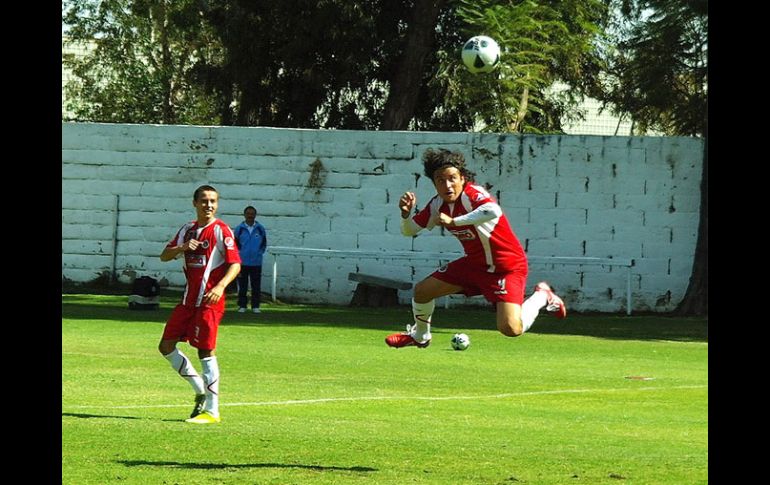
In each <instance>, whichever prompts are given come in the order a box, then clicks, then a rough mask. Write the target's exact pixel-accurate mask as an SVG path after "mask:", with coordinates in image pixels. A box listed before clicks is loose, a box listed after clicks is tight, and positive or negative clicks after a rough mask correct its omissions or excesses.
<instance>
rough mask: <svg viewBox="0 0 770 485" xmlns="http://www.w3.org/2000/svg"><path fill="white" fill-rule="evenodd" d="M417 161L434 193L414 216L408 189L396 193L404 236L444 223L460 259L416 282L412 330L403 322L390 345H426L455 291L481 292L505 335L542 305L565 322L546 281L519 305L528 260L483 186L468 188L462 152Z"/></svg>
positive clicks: (522, 327) (435, 153) (523, 326)
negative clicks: (438, 302) (439, 308)
mask: <svg viewBox="0 0 770 485" xmlns="http://www.w3.org/2000/svg"><path fill="white" fill-rule="evenodd" d="M422 160H423V167H424V169H425V175H427V176H428V177H430V178H431V180H432V181H433V185H434V186H435V187H436V192H437V195H436V196H434V197H433V198H432V199H431V200H430V201H429V202H428V204H427V205H426V206H425V208H423V209H422V210H421V211H420V212H419V213H417V215H415V216H414V217H411V218H410V217H409V216H410V215H411V214H412V210H413V209H414V207H415V206H416V205H417V198H416V197H415V195H414V193H412V192H406V193H405V194H404V195H402V196H401V198H400V199H399V201H398V207H399V209H401V233H402V234H404V235H405V236H415V235H416V234H417V233H419V232H420V231H421V230H423V229H429V230H430V229H433V228H434V227H436V226H442V227H444V228H446V229H447V230H448V231H449V232H451V233H452V235H454V236H455V237H456V238H457V239H458V240H459V241H460V243H461V244H462V246H463V250H464V251H465V256H463V257H462V258H460V259H457V260H455V261H452V262H451V263H449V264H448V265H447V266H445V267H442V268H440V269H438V270H437V271H435V272H434V273H433V274H431V275H430V276H428V277H427V278H425V279H424V280H422V281H420V282H419V283H417V284H416V285H415V287H414V297H413V298H412V313H413V316H414V325H407V327H406V330H407V331H406V332H402V333H394V334H392V335H388V336H387V337H386V338H385V343H387V344H388V345H389V346H391V347H406V346H410V345H414V346H416V347H421V348H424V347H427V346H428V345H430V339H431V334H430V323H431V317H432V315H433V309H434V308H435V299H436V298H439V297H442V296H446V295H451V294H454V293H464V294H466V295H468V296H472V295H484V297H485V298H486V299H487V300H488V301H489V302H491V303H492V304H494V305H495V307H496V310H497V329H498V330H499V331H500V333H502V334H503V335H507V336H508V337H516V336H519V335H521V334H522V333H524V332H526V331H527V330H529V328H530V327H531V326H532V324H533V323H534V321H535V318H536V317H537V314H538V313H539V311H540V309H541V308H542V307H544V306H545V307H546V309H547V310H548V311H551V312H554V313H555V315H556V316H557V317H559V318H564V317H566V316H567V309H566V307H565V306H564V302H563V301H562V300H561V298H559V297H558V296H556V294H554V292H553V291H552V290H551V288H550V287H549V286H548V284H547V283H545V282H540V283H538V284H537V285H536V286H535V291H534V293H533V294H532V296H530V297H529V298H527V300H526V301H524V287H525V284H526V282H527V256H526V254H525V253H524V249H523V248H522V247H521V244H520V243H519V240H518V239H517V238H516V235H515V234H514V233H513V231H512V230H511V226H510V225H509V224H508V218H507V217H506V216H505V214H503V211H502V209H501V208H500V206H499V205H498V204H497V202H496V201H495V200H494V199H493V198H492V196H491V195H489V193H488V192H487V191H486V190H485V189H484V188H483V187H481V186H479V185H474V184H473V180H472V177H473V173H472V172H469V171H468V170H467V169H466V168H465V158H464V157H463V154H462V153H460V152H451V151H449V150H445V149H440V150H433V149H428V150H426V151H425V154H424V155H423V158H422Z"/></svg>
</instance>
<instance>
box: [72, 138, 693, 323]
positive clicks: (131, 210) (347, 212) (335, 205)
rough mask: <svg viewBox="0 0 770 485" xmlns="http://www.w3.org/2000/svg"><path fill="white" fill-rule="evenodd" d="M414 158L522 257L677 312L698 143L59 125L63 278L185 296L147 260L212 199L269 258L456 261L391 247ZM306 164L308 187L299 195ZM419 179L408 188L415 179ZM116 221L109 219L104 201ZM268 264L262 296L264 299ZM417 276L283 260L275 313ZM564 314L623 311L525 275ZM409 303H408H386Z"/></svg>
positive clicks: (689, 248)
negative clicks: (445, 169) (323, 254)
mask: <svg viewBox="0 0 770 485" xmlns="http://www.w3.org/2000/svg"><path fill="white" fill-rule="evenodd" d="M428 147H445V148H449V149H453V150H461V151H462V152H463V153H464V154H465V155H466V158H467V159H468V160H469V168H470V169H471V170H474V171H476V173H477V179H476V180H477V182H479V183H481V184H489V185H491V188H490V191H491V192H492V193H493V194H495V195H496V196H497V197H498V199H499V201H500V204H501V206H502V207H503V209H504V210H505V211H506V214H507V215H508V218H509V219H510V221H511V225H512V227H513V230H514V231H515V232H516V233H517V235H518V236H519V239H520V240H521V242H522V244H523V245H524V246H525V249H526V250H527V252H528V254H530V255H538V256H594V257H614V258H634V259H635V260H636V266H635V267H634V269H633V286H632V290H633V310H635V311H640V310H653V311H669V310H671V309H673V308H674V307H675V306H676V304H677V303H678V302H679V301H680V300H681V298H682V297H683V296H684V292H685V290H686V288H687V283H688V280H689V277H690V273H691V269H692V259H693V254H694V248H695V242H696V237H697V226H698V209H699V202H700V191H699V185H700V178H701V155H702V149H703V144H702V140H700V139H695V138H684V137H666V138H663V137H609V136H585V135H580V136H567V135H562V136H558V135H555V136H535V135H496V134H479V133H436V132H374V131H331V130H301V129H277V128H246V127H200V126H158V125H120V124H93V123H62V236H63V238H62V278H66V279H68V280H73V281H78V282H84V281H89V280H92V279H94V278H96V277H98V276H99V275H100V274H102V273H103V272H105V271H110V269H111V265H112V262H113V254H112V253H113V247H112V237H113V224H114V222H115V216H116V215H117V244H116V254H115V257H114V261H115V267H116V272H117V274H118V276H119V278H120V280H122V281H125V282H130V281H131V280H133V278H134V277H135V276H137V275H145V274H146V275H150V276H154V277H157V278H159V279H161V281H162V282H163V283H164V284H168V285H171V286H182V285H183V284H184V279H183V275H182V272H181V265H180V263H179V262H178V261H174V262H170V263H162V262H161V261H160V259H159V258H158V255H159V254H160V252H161V251H162V250H163V247H164V245H165V244H166V242H167V241H168V240H169V239H170V238H171V237H172V236H173V234H174V233H175V232H176V230H177V229H178V228H179V227H181V225H182V224H183V223H184V222H186V221H188V220H191V219H193V218H194V209H193V207H192V193H193V191H194V190H195V188H196V187H197V186H199V185H201V184H204V183H208V184H211V185H213V186H214V187H216V188H217V189H218V190H219V192H220V197H221V200H220V206H219V216H220V218H221V219H223V220H224V221H225V222H227V223H229V224H230V225H231V226H234V225H236V224H238V223H239V222H240V221H241V213H242V210H243V208H244V207H245V206H246V205H254V206H255V207H257V210H258V211H259V216H258V220H259V221H260V222H261V223H262V224H264V225H265V227H266V228H267V231H268V240H269V243H270V245H272V246H297V247H315V248H324V249H362V250H383V251H387V250H417V251H421V250H423V251H441V250H446V251H459V250H461V248H460V245H459V243H458V242H457V241H456V240H455V239H454V238H453V237H451V236H444V235H442V234H441V233H440V232H439V230H434V231H433V233H423V234H421V235H420V236H418V237H417V238H414V239H413V238H407V237H404V236H402V235H401V234H400V232H399V218H400V216H399V211H398V209H397V207H396V204H397V200H398V197H399V196H400V195H401V194H402V193H403V192H404V191H406V190H412V191H415V192H416V193H417V196H418V204H419V205H420V207H422V205H424V203H425V202H427V201H428V199H429V198H430V197H431V196H432V195H433V193H434V189H433V186H432V184H431V183H430V181H429V180H427V179H426V177H424V176H422V175H421V173H422V164H421V160H420V159H421V156H422V153H423V151H424V150H425V149H426V148H428ZM316 160H320V163H321V164H322V166H323V169H322V170H321V171H320V172H319V173H318V175H319V177H320V180H321V184H320V187H314V186H310V185H311V184H310V181H311V165H312V164H314V163H315V162H316ZM418 174H419V176H418ZM117 197H119V206H118V211H117V213H116V211H115V207H116V198H117ZM271 261H272V258H271V257H267V258H266V260H265V268H264V271H263V275H264V276H263V277H264V280H263V290H265V291H268V290H269V282H270V279H271V276H272V275H271V265H270V262H271ZM432 269H433V268H432V267H431V266H430V265H427V264H424V265H416V266H405V265H404V264H403V263H399V262H393V261H387V260H382V261H380V260H360V261H352V260H340V259H326V258H298V257H293V256H284V257H282V258H281V260H280V271H279V284H278V286H279V294H278V296H279V298H282V299H287V300H292V301H305V302H316V303H337V304H345V303H347V302H349V300H350V298H351V296H352V293H353V290H354V288H355V283H353V282H350V281H348V280H347V274H348V272H351V271H356V270H359V271H362V272H367V273H372V274H376V275H380V276H386V277H392V278H399V279H405V280H411V281H419V280H420V279H422V278H423V277H424V276H426V275H427V274H429V273H430V272H431V271H432ZM542 279H546V280H548V281H549V282H550V283H551V284H552V285H553V286H555V287H556V288H557V289H558V291H559V293H560V294H561V295H562V296H563V297H564V298H565V300H566V301H567V302H568V305H569V307H570V308H571V309H573V310H580V311H593V310H596V311H621V310H623V309H625V287H626V275H625V271H624V270H622V269H621V268H610V267H591V266H584V267H578V266H561V265H544V264H540V265H536V264H532V265H531V266H530V276H529V281H528V286H530V287H531V286H533V285H534V284H535V283H536V282H537V281H539V280H542ZM400 296H401V299H402V301H404V302H406V301H408V298H409V297H410V296H411V294H410V292H401V293H400Z"/></svg>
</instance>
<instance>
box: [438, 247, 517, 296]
mask: <svg viewBox="0 0 770 485" xmlns="http://www.w3.org/2000/svg"><path fill="white" fill-rule="evenodd" d="M431 276H432V277H434V278H436V279H437V280H441V281H443V282H445V283H449V284H450V285H457V286H462V287H463V291H462V293H463V294H465V295H467V296H474V295H484V298H486V299H487V301H489V302H490V303H493V304H494V303H497V302H499V301H503V302H506V303H518V304H519V305H521V304H522V303H524V288H525V286H526V284H527V270H526V269H524V270H514V271H509V272H505V273H490V272H488V271H486V269H484V268H480V267H479V265H478V264H474V263H471V262H470V261H468V258H467V257H464V258H460V259H457V260H455V261H452V262H451V263H449V264H448V265H446V266H443V267H441V268H439V269H438V270H436V271H434V272H433V274H431Z"/></svg>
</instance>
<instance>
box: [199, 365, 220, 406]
mask: <svg viewBox="0 0 770 485" xmlns="http://www.w3.org/2000/svg"><path fill="white" fill-rule="evenodd" d="M201 365H202V366H203V380H204V381H205V382H206V404H205V405H204V406H203V410H204V411H208V412H209V413H210V414H211V415H212V416H219V364H218V363H217V358H216V356H213V355H212V356H211V357H206V358H205V359H201Z"/></svg>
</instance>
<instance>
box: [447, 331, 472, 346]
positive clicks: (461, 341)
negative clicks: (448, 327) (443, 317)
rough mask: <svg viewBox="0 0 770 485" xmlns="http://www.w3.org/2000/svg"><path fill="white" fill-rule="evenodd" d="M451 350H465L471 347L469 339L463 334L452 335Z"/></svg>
mask: <svg viewBox="0 0 770 485" xmlns="http://www.w3.org/2000/svg"><path fill="white" fill-rule="evenodd" d="M451 343H452V348H453V349H455V350H465V349H467V348H468V347H469V346H470V345H471V339H470V338H469V337H468V336H467V335H465V334H464V333H456V334H454V335H452V340H451Z"/></svg>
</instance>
